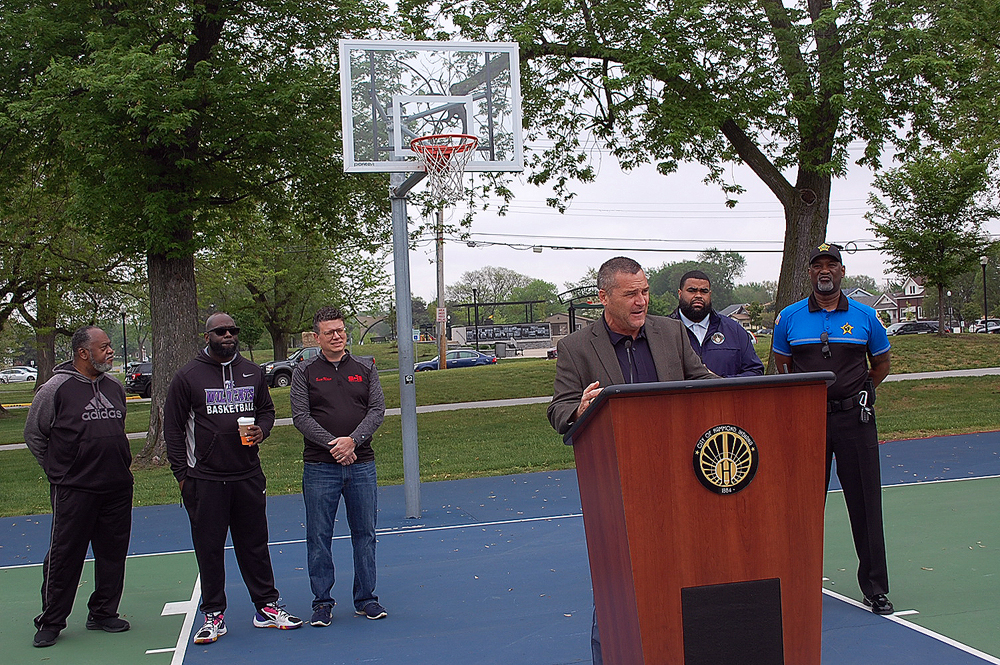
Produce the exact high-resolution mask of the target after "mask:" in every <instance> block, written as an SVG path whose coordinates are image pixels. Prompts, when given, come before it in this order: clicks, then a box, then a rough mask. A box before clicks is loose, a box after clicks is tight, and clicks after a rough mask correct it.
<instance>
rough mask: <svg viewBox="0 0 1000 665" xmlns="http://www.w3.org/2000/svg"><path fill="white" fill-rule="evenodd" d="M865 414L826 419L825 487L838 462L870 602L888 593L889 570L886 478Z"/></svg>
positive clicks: (838, 414)
mask: <svg viewBox="0 0 1000 665" xmlns="http://www.w3.org/2000/svg"><path fill="white" fill-rule="evenodd" d="M860 415H861V409H860V407H858V406H855V407H854V408H853V409H850V410H848V411H834V412H833V413H828V414H827V416H826V484H827V487H829V485H830V462H831V459H832V458H833V457H834V456H836V458H837V478H839V479H840V485H841V487H843V488H844V501H845V502H846V503H847V514H848V515H849V516H850V518H851V532H852V534H853V535H854V549H855V551H856V552H857V554H858V584H859V585H860V586H861V593H863V594H864V595H866V596H868V597H869V598H871V597H872V596H875V595H877V594H880V593H889V568H888V565H887V564H886V560H885V536H884V535H883V531H882V474H881V469H880V465H879V449H878V432H877V430H876V427H875V417H874V416H872V418H871V420H869V421H868V422H867V423H862V422H861V420H860Z"/></svg>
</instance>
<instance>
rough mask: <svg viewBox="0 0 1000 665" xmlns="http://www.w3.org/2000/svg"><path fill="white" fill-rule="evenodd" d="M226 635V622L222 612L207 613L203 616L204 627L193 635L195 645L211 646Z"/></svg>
mask: <svg viewBox="0 0 1000 665" xmlns="http://www.w3.org/2000/svg"><path fill="white" fill-rule="evenodd" d="M225 634H226V621H225V619H224V618H223V616H222V612H209V613H208V614H206V615H205V625H204V626H202V627H201V630H199V631H198V632H197V633H195V634H194V643H195V644H211V643H212V642H214V641H215V640H217V639H219V638H220V637H222V636H223V635H225Z"/></svg>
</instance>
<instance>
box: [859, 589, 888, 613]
mask: <svg viewBox="0 0 1000 665" xmlns="http://www.w3.org/2000/svg"><path fill="white" fill-rule="evenodd" d="M864 602H865V605H867V606H868V607H870V608H872V612H874V613H875V614H892V613H893V612H895V610H894V609H892V603H891V602H889V598H888V597H887V596H886V595H885V594H884V593H880V594H876V595H874V596H872V597H871V598H869V597H868V596H865V599H864Z"/></svg>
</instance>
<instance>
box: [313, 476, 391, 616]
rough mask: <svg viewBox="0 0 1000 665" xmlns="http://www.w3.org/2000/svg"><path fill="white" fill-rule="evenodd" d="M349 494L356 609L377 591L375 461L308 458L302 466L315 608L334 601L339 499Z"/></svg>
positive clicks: (347, 504)
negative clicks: (334, 545)
mask: <svg viewBox="0 0 1000 665" xmlns="http://www.w3.org/2000/svg"><path fill="white" fill-rule="evenodd" d="M341 495H343V497H344V509H345V510H346V511H347V524H348V526H349V527H350V529H351V546H352V547H353V549H354V609H356V610H362V609H364V606H365V605H366V604H368V603H369V602H371V601H373V600H378V596H376V595H375V513H376V510H377V509H378V481H377V479H376V477H375V462H374V461H371V462H356V463H354V464H349V465H347V466H342V465H340V464H327V463H323V462H306V463H305V464H304V465H303V470H302V498H303V500H304V501H305V504H306V557H307V559H308V563H309V586H310V588H311V589H312V593H313V602H312V606H313V609H315V608H317V607H319V606H320V605H333V604H334V601H333V596H332V595H331V593H332V591H333V583H334V581H335V574H334V568H333V554H332V553H331V551H330V546H331V545H332V543H333V524H334V520H336V518H337V507H338V506H339V505H340V497H341Z"/></svg>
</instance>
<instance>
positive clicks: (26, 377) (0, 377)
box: [0, 367, 38, 383]
mask: <svg viewBox="0 0 1000 665" xmlns="http://www.w3.org/2000/svg"><path fill="white" fill-rule="evenodd" d="M37 379H38V370H36V369H35V368H33V367H12V368H10V369H5V370H3V371H0V383H22V382H24V381H36V380H37Z"/></svg>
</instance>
